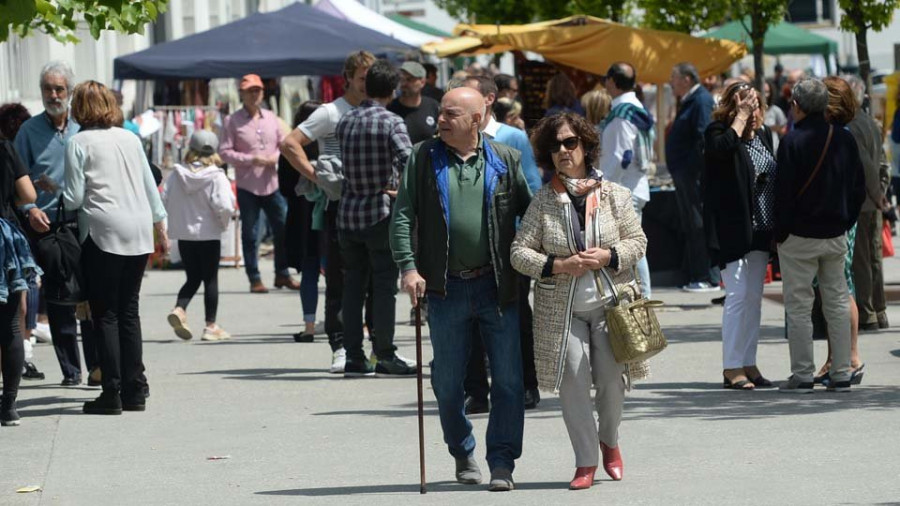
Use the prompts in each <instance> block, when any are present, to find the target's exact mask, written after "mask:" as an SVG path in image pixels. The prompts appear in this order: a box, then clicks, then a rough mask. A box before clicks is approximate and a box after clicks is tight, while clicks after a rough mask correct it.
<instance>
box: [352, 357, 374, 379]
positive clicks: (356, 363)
mask: <svg viewBox="0 0 900 506" xmlns="http://www.w3.org/2000/svg"><path fill="white" fill-rule="evenodd" d="M380 364H381V362H379V365H380ZM373 376H375V368H374V367H372V364H370V363H369V361H368V360H365V359H363V360H353V359H350V358H348V359H347V361H346V363H345V364H344V377H345V378H363V377H367V378H370V377H373Z"/></svg>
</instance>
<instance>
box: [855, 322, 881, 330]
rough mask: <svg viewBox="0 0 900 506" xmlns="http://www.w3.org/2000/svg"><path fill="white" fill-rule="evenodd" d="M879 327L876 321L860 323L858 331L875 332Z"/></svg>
mask: <svg viewBox="0 0 900 506" xmlns="http://www.w3.org/2000/svg"><path fill="white" fill-rule="evenodd" d="M879 328H880V327H879V326H878V322H875V323H860V324H859V331H860V332H875V331H876V330H878V329H879Z"/></svg>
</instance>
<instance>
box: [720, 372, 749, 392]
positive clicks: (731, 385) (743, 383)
mask: <svg viewBox="0 0 900 506" xmlns="http://www.w3.org/2000/svg"><path fill="white" fill-rule="evenodd" d="M722 379H723V381H722V388H726V389H731V390H753V389H754V388H756V385H754V384H753V382H752V381H750V380H745V379H743V380H740V381H734V382H733V381H731V380H730V379H728V376H725V374H724V373H723V374H722ZM748 385H749V386H748Z"/></svg>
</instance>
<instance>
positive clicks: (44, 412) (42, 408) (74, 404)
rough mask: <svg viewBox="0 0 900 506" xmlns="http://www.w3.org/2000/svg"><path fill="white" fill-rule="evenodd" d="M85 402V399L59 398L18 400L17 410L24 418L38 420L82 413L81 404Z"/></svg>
mask: <svg viewBox="0 0 900 506" xmlns="http://www.w3.org/2000/svg"><path fill="white" fill-rule="evenodd" d="M83 402H84V399H69V398H66V397H58V396H48V397H35V398H33V399H20V400H18V401H17V402H16V408H17V410H18V411H19V414H20V415H22V416H23V417H28V418H37V417H41V416H52V415H69V414H75V413H81V404H82V403H83Z"/></svg>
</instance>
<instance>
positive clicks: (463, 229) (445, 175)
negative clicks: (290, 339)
mask: <svg viewBox="0 0 900 506" xmlns="http://www.w3.org/2000/svg"><path fill="white" fill-rule="evenodd" d="M343 77H344V80H345V89H344V93H343V95H342V96H341V97H340V98H337V99H336V100H334V101H332V102H330V103H327V104H319V103H318V102H312V101H310V102H306V103H304V104H302V105H301V106H300V108H299V109H298V111H297V114H296V116H295V121H294V125H293V129H291V130H289V129H288V128H286V126H283V125H282V124H281V123H280V121H279V120H278V119H277V117H276V116H275V115H274V114H273V113H272V112H271V111H269V110H268V109H266V107H265V106H264V101H263V96H264V86H263V82H262V80H261V79H260V77H259V76H257V75H255V74H248V75H246V76H244V77H243V78H242V79H241V80H240V84H239V93H240V97H241V103H242V107H241V108H240V109H238V110H237V111H235V112H234V113H233V114H232V115H231V116H229V117H228V118H227V119H226V121H225V123H224V125H223V127H222V131H221V132H220V135H216V134H215V133H213V132H211V131H207V130H197V131H195V132H194V133H193V135H192V136H191V137H190V140H189V142H188V150H187V153H186V155H185V157H184V159H183V160H182V161H181V162H180V163H178V164H176V165H175V167H174V169H173V170H172V172H171V174H169V175H168V177H167V178H166V179H165V181H164V182H163V184H162V185H161V187H160V185H159V182H158V181H156V180H154V177H153V174H152V171H151V167H150V165H149V163H148V160H147V157H146V153H145V151H144V148H143V145H142V143H141V141H140V137H139V135H135V133H134V132H132V131H129V130H127V129H125V128H123V126H124V117H123V113H122V110H121V99H120V98H119V97H117V96H116V95H115V93H114V92H113V91H112V90H110V89H108V88H107V87H106V86H104V85H103V84H100V83H98V82H95V81H86V82H83V83H81V84H78V85H77V86H76V85H75V79H74V73H73V72H72V69H71V68H69V66H68V65H66V64H64V63H60V62H52V63H50V64H48V65H47V66H45V67H44V69H43V70H42V72H41V75H40V87H41V92H42V96H43V100H44V107H45V110H44V112H42V113H41V114H39V115H37V116H35V117H32V118H30V119H28V116H27V111H24V112H23V111H22V110H21V109H19V108H15V107H7V106H4V107H3V108H0V117H2V119H3V120H2V121H0V127H2V128H0V131H2V135H3V136H4V137H3V138H0V173H2V179H0V240H2V241H3V247H2V248H0V253H2V254H3V255H4V265H15V266H16V268H15V269H13V270H7V271H6V272H5V274H6V276H5V277H4V278H3V280H2V282H0V356H2V362H0V366H2V372H3V396H2V402H0V422H2V424H3V425H15V424H18V422H19V417H18V415H17V412H16V407H15V401H16V396H17V388H18V385H19V382H20V380H21V379H22V378H23V377H27V375H29V374H30V375H32V376H33V377H37V376H36V375H37V374H40V373H38V372H37V369H36V368H35V367H34V366H33V364H31V363H30V360H26V358H27V354H26V347H25V346H24V343H25V342H26V340H25V338H24V336H23V335H22V334H23V333H22V330H21V327H22V324H23V323H25V328H26V330H28V329H31V328H35V323H34V321H36V320H37V316H35V318H34V319H33V321H32V318H31V317H28V316H23V313H28V314H34V315H36V314H37V313H38V312H39V310H41V309H42V308H43V307H46V309H45V311H46V313H47V316H48V318H49V323H50V327H51V332H52V337H53V344H54V347H55V349H56V351H57V357H58V359H59V362H60V367H61V370H62V375H63V385H67V386H71V385H78V384H80V383H81V376H82V370H81V358H80V354H79V349H78V346H77V336H76V329H77V324H76V315H78V317H79V318H81V319H82V320H83V321H82V323H81V329H82V334H83V349H84V358H85V362H86V365H87V370H88V372H90V373H91V375H90V380H89V384H94V385H96V386H102V393H101V394H100V396H99V397H98V398H97V399H95V400H93V401H89V402H86V403H85V404H84V407H83V410H84V412H85V413H91V414H119V413H121V412H122V411H143V410H144V409H145V407H146V402H147V401H146V399H147V397H148V395H149V388H148V381H147V377H146V375H145V366H144V363H143V355H142V344H141V343H142V338H141V321H140V317H139V301H140V289H141V281H142V279H143V276H144V269H145V266H146V265H147V260H148V256H149V254H150V253H152V252H154V251H155V244H156V245H158V246H159V248H160V249H161V250H162V251H165V249H166V248H167V247H168V244H169V240H170V239H172V240H177V241H178V245H177V248H178V251H179V253H180V257H181V259H182V264H183V267H184V270H185V275H186V281H185V282H184V284H183V286H182V287H181V289H180V290H179V293H178V296H177V299H176V301H175V307H174V309H173V310H172V311H171V312H170V313H169V314H168V315H167V320H168V322H169V324H170V325H171V326H172V328H173V330H174V332H175V334H176V335H177V336H178V337H180V338H182V339H185V340H188V339H191V338H193V336H194V332H193V331H192V330H191V327H190V325H189V323H188V318H187V314H186V309H187V307H188V305H189V303H190V301H191V299H192V298H193V296H194V295H195V294H196V293H197V291H198V289H199V288H200V286H201V285H202V286H203V288H204V309H205V315H204V328H203V331H202V333H201V339H202V340H204V341H221V340H225V339H228V338H229V337H230V336H229V334H228V332H226V331H225V330H224V329H223V328H222V327H221V326H219V324H218V322H217V316H218V314H217V313H218V311H217V310H218V287H217V284H218V266H219V260H220V256H221V253H220V252H221V237H222V235H223V232H225V230H226V228H228V227H229V225H230V224H231V223H232V222H233V220H234V218H235V217H236V216H237V215H238V212H237V208H238V207H239V208H240V221H241V240H242V245H243V258H244V262H245V269H246V275H247V277H248V280H249V282H250V291H251V292H253V293H265V292H267V291H268V288H267V287H266V286H265V284H264V283H263V282H262V276H261V273H260V271H259V268H258V261H257V258H258V249H259V237H260V230H259V229H260V228H261V226H262V220H261V219H260V216H261V215H265V218H266V222H267V223H268V225H269V226H271V228H272V231H273V235H274V250H275V277H274V286H275V287H276V288H280V287H285V288H289V289H295V290H299V292H300V299H301V306H300V308H301V311H300V312H301V313H302V315H303V318H302V319H303V324H304V327H303V330H302V331H301V332H298V333H297V334H295V335H294V340H295V341H297V342H305V343H308V342H312V341H314V340H315V335H316V333H317V329H316V325H315V324H316V320H315V315H316V312H317V304H318V292H317V285H318V280H319V277H320V272H321V271H322V270H324V273H325V276H324V277H325V285H326V293H325V329H324V331H325V333H326V334H327V336H328V341H329V344H330V346H331V350H332V359H331V364H330V367H329V371H330V372H332V373H335V374H343V375H344V377H348V378H349V377H370V376H389V377H390V376H411V375H413V374H415V372H416V370H417V367H419V366H420V365H421V364H417V363H416V362H415V361H412V360H409V359H406V358H404V357H402V356H400V355H399V354H397V348H396V346H395V345H394V333H395V324H396V296H397V293H398V289H399V288H402V289H403V291H404V292H405V293H407V294H408V295H409V296H410V298H411V302H412V304H413V306H414V307H416V306H420V307H421V306H427V308H428V310H427V312H426V319H427V321H428V324H429V328H430V339H431V345H432V349H433V357H434V359H433V362H432V363H431V384H432V387H433V390H434V394H435V397H436V399H437V406H438V414H439V418H440V423H441V428H442V432H443V439H444V442H445V443H446V445H447V449H448V452H449V453H450V455H451V456H452V457H453V458H454V460H455V470H456V479H457V481H459V482H460V483H466V484H474V483H479V482H481V481H482V474H481V469H480V467H479V464H478V462H477V460H476V459H475V456H474V455H475V453H474V452H475V447H476V440H475V436H474V434H473V429H472V424H471V422H470V421H469V419H468V418H467V415H469V414H475V413H479V412H489V418H488V428H487V435H486V441H485V446H486V449H487V452H486V453H487V463H488V467H489V470H490V484H489V488H490V490H494V491H505V490H511V489H513V488H514V487H515V482H514V480H513V471H514V469H515V463H516V460H517V459H518V458H519V457H520V456H521V452H522V441H523V431H524V428H523V427H524V410H526V409H532V408H535V407H537V406H538V403H539V402H540V395H541V394H540V391H544V392H545V393H555V394H559V398H560V405H561V408H562V415H563V419H564V423H565V426H566V429H567V431H568V434H569V438H570V440H571V443H572V448H573V452H574V455H575V467H576V470H575V475H574V478H573V479H572V481H571V482H570V488H571V489H575V490H579V489H586V488H589V487H591V485H592V484H593V482H594V475H595V472H596V469H597V467H599V466H600V464H601V462H602V465H603V468H604V471H605V472H606V473H607V474H608V475H609V476H610V477H611V478H612V479H613V480H621V479H622V478H623V475H624V462H623V457H622V452H621V450H620V446H619V428H620V425H621V421H622V418H623V410H624V399H625V394H626V392H627V391H628V389H629V388H630V385H631V381H633V380H638V379H642V378H644V377H646V375H647V373H648V371H649V369H648V367H647V364H645V363H638V364H629V365H627V366H626V365H624V364H621V363H618V362H617V361H616V360H615V358H614V356H613V353H612V348H611V344H610V337H609V332H610V330H609V328H608V325H607V322H606V311H607V309H609V308H610V306H611V305H612V304H613V303H614V301H615V299H616V297H614V294H618V293H620V290H621V289H623V288H625V287H633V288H634V290H633V292H634V293H640V294H643V296H644V297H648V298H649V297H650V295H651V278H650V268H649V265H648V262H647V247H648V238H647V235H646V234H645V233H644V230H643V227H642V213H643V210H644V208H645V206H646V205H647V204H648V203H649V201H650V198H651V193H650V183H649V178H650V176H651V175H652V173H653V171H654V170H655V163H656V154H655V153H654V150H653V145H654V139H655V135H656V134H657V129H658V128H661V125H660V123H664V122H666V120H665V118H662V119H661V118H654V117H653V116H652V115H651V114H650V113H649V112H648V110H647V109H646V108H645V107H644V105H643V103H642V101H641V98H640V96H641V95H640V93H639V91H640V86H639V75H638V69H636V68H635V67H634V66H632V65H631V64H630V63H628V62H616V63H614V64H613V65H611V66H610V68H609V70H608V71H607V73H606V75H604V76H603V83H602V85H601V86H598V87H597V88H596V89H594V90H590V91H588V93H585V94H583V95H582V96H581V98H580V100H579V94H578V92H577V90H576V85H575V83H574V82H573V81H572V79H570V78H569V77H568V76H567V75H566V74H565V73H562V72H560V73H558V74H556V75H555V76H554V77H553V78H551V79H550V81H549V83H548V85H547V89H546V94H545V98H546V103H545V106H546V107H545V108H546V115H545V117H544V118H543V119H540V120H539V121H538V122H537V123H536V124H535V125H533V126H532V128H531V129H530V131H529V132H526V128H525V126H526V125H525V122H524V121H523V118H522V116H521V110H522V109H521V104H520V103H519V102H518V95H519V93H520V88H519V86H520V82H519V80H518V79H517V78H516V77H515V76H511V75H507V74H497V75H493V76H492V75H490V72H489V71H485V70H484V69H481V68H478V67H475V66H472V67H470V69H469V72H468V73H467V74H463V75H459V76H458V78H457V79H454V81H453V83H452V84H451V85H450V86H448V88H449V89H448V90H447V91H446V92H445V91H444V90H442V89H440V88H438V87H437V83H436V69H435V68H434V67H433V66H429V65H427V64H426V65H423V64H420V63H418V62H414V61H408V62H404V63H403V64H402V65H400V66H399V67H395V66H394V65H393V64H392V63H390V62H389V61H387V60H379V59H376V58H375V56H374V55H372V54H371V53H368V52H366V51H358V52H355V53H353V54H351V55H349V56H348V58H347V59H346V61H345V65H344V69H343ZM670 85H671V88H672V91H673V93H674V95H675V97H676V98H677V100H678V102H679V104H678V109H677V112H676V114H675V115H674V118H673V119H672V121H671V124H668V125H667V126H668V129H667V130H668V134H667V137H666V142H665V154H666V163H667V168H668V171H669V174H671V176H672V179H673V182H674V186H675V198H676V201H677V209H678V217H679V222H680V225H681V227H682V237H681V238H682V243H683V244H684V248H685V253H684V259H685V263H686V266H685V267H686V272H687V273H688V280H687V281H688V282H687V284H686V285H685V286H684V287H683V288H684V289H685V290H687V291H690V292H707V291H717V290H719V289H720V285H724V288H725V300H724V309H723V315H722V349H723V351H722V372H723V378H722V379H723V386H724V387H725V388H729V389H732V390H738V391H752V390H755V389H758V388H765V387H773V386H774V384H773V382H772V381H770V380H768V379H766V378H765V376H763V374H762V372H761V371H760V368H759V367H758V364H757V360H756V359H757V356H756V355H757V353H756V351H757V347H758V342H759V333H760V315H761V304H762V293H763V284H764V279H765V275H766V272H767V269H768V267H769V264H770V263H771V260H772V257H773V256H774V255H775V254H777V256H778V259H779V263H780V267H781V275H782V278H783V281H784V284H783V290H784V300H785V309H786V326H787V336H788V340H789V348H790V358H791V375H790V377H789V378H788V379H787V381H785V382H783V383H781V385H780V386H779V390H780V391H782V392H785V393H808V392H812V391H813V389H814V385H815V383H823V384H825V385H826V387H827V389H828V390H830V391H836V392H843V391H848V390H849V389H850V387H851V385H852V384H856V383H859V382H860V381H861V378H862V372H863V367H864V365H863V363H862V361H861V359H860V354H859V349H858V330H860V329H861V330H874V329H878V328H886V327H887V326H888V322H887V317H886V315H885V302H884V288H883V275H882V274H881V273H882V268H881V263H882V258H881V255H880V252H881V245H880V242H879V241H880V237H881V235H880V231H881V227H882V223H881V213H882V212H884V211H886V210H888V208H889V207H890V205H891V204H890V202H889V201H888V200H887V199H886V198H885V191H886V190H887V185H888V173H887V171H886V169H885V167H886V159H885V157H884V153H883V151H882V148H881V136H880V131H879V129H878V127H877V124H876V123H875V121H874V119H873V118H872V117H871V116H870V115H869V114H868V113H867V112H866V111H865V110H863V109H862V108H861V107H860V104H861V103H862V101H863V100H862V96H861V94H862V93H863V90H862V87H861V86H860V83H859V82H858V80H854V79H853V78H850V77H848V78H846V79H845V78H840V77H829V78H826V79H824V80H817V79H810V78H805V77H804V76H803V75H802V74H800V73H796V72H790V73H788V75H787V76H784V81H783V83H782V82H779V81H778V80H777V79H776V80H775V81H773V82H772V83H768V84H767V87H768V88H767V89H768V91H767V92H764V93H763V94H760V93H758V92H757V91H756V90H754V89H752V87H751V86H750V85H749V84H748V83H747V82H746V79H744V78H735V79H730V80H725V81H724V83H722V84H720V83H719V79H708V80H704V81H701V79H700V75H699V74H698V72H697V69H696V67H695V66H694V65H693V64H691V63H687V62H686V63H681V64H678V65H676V66H675V67H674V68H673V70H672V74H671V79H670ZM706 86H709V87H711V88H712V89H713V93H710V91H709V90H708V89H707V88H706ZM773 91H775V92H776V93H778V94H779V95H778V96H774V95H775V94H773V93H772V92H773ZM785 99H786V100H785ZM778 102H781V106H780V107H779V106H778V105H776V104H777V103H778ZM529 134H530V135H529ZM13 136H14V137H15V141H14V143H13V142H11V140H10V138H11V137H13ZM811 154H812V155H813V156H811ZM226 163H227V164H228V165H230V167H231V169H233V173H234V180H235V186H236V189H235V190H233V189H232V186H231V181H230V180H229V177H228V176H227V175H226V170H225V164H226ZM25 176H30V177H25ZM235 193H236V196H235ZM58 209H59V212H58V211H57V210H58ZM67 221H74V222H76V223H77V231H78V243H79V244H80V246H81V252H80V255H81V256H80V266H81V269H82V272H83V273H84V276H83V278H84V289H85V299H86V300H87V302H88V304H87V306H85V305H82V306H81V307H80V309H78V310H76V307H75V306H74V305H69V304H65V305H63V304H55V303H53V302H52V301H49V300H48V301H45V302H44V303H41V302H40V301H39V299H38V297H36V295H37V294H38V293H39V290H38V288H37V287H38V286H39V285H38V282H37V277H38V276H37V275H38V274H40V271H41V268H40V267H39V266H38V265H37V263H36V262H35V260H34V259H33V258H32V256H31V253H30V246H29V243H30V244H31V245H34V244H36V241H39V240H40V239H41V238H42V237H45V236H46V234H48V233H51V226H55V225H61V224H63V223H65V222H67ZM854 238H855V241H854ZM38 260H39V261H40V260H41V259H40V258H39V259H38ZM290 268H294V269H296V270H297V271H298V272H299V273H300V276H301V278H300V281H299V282H298V281H296V280H294V278H293V277H291V274H290V271H289V269H290ZM815 290H818V292H819V293H821V298H822V310H823V313H824V316H825V320H826V321H827V327H828V328H827V333H828V338H829V353H828V358H827V360H826V361H825V363H824V365H823V366H822V367H821V368H820V369H819V370H818V372H816V369H815V363H814V360H813V355H812V332H813V329H812V323H811V321H812V320H811V314H812V312H813V301H814V298H815V293H816V292H815ZM629 291H631V290H629ZM26 294H29V296H26ZM31 294H34V295H35V297H32V296H30V295H31ZM45 295H46V294H45ZM32 298H34V299H35V300H32ZM45 298H46V297H45ZM532 302H533V304H532ZM23 305H25V306H27V308H28V310H27V312H26V311H23V310H22V309H21V308H22V306H23ZM857 308H858V309H857ZM857 313H858V315H859V316H858V319H857V318H856V317H855V316H854V315H856V314H857ZM857 322H858V323H857ZM367 333H368V337H369V339H370V340H371V342H372V353H371V355H369V356H368V357H367V355H366V353H365V342H366V334H367ZM592 389H594V390H595V393H594V394H593V396H592V393H591V390H592Z"/></svg>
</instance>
